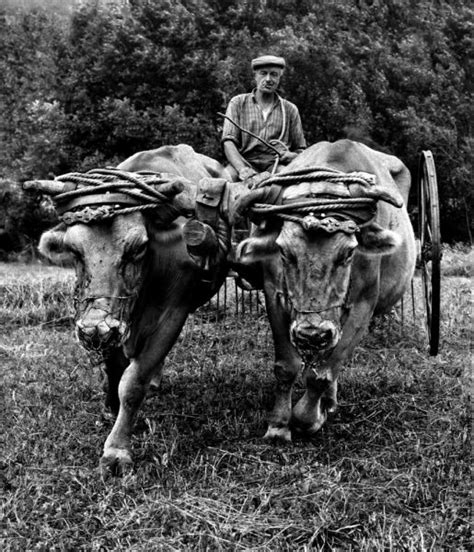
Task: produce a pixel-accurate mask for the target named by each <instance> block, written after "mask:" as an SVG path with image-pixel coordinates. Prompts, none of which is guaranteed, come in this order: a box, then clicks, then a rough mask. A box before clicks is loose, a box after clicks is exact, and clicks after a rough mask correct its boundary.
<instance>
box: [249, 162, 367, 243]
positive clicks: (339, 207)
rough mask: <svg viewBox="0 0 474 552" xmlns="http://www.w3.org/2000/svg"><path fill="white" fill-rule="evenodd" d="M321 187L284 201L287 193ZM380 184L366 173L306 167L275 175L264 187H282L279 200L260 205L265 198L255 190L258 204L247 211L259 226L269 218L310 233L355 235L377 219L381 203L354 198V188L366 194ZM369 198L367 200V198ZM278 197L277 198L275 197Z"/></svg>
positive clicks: (250, 202)
mask: <svg viewBox="0 0 474 552" xmlns="http://www.w3.org/2000/svg"><path fill="white" fill-rule="evenodd" d="M312 183H321V190H318V189H317V187H315V188H314V190H311V186H309V189H308V190H305V191H304V195H300V196H296V197H294V198H293V199H285V198H284V189H285V188H287V187H289V186H296V185H299V184H312ZM375 183H376V177H375V175H374V174H370V173H365V172H360V171H357V172H351V173H344V172H341V171H338V170H335V169H331V168H327V167H304V168H301V169H295V170H293V171H291V172H285V173H283V174H282V173H280V174H277V175H272V176H271V177H270V178H268V179H267V180H265V181H263V182H262V183H261V185H260V187H265V188H267V186H270V187H280V188H281V191H280V193H279V194H278V200H277V202H276V204H275V202H266V201H265V202H263V203H262V202H260V200H261V198H262V197H265V194H259V189H257V190H255V201H254V202H252V201H251V200H250V201H247V202H246V203H247V204H246V205H245V209H247V210H248V214H249V217H250V218H251V219H252V220H253V221H254V222H256V223H258V222H259V221H261V220H264V219H268V218H276V219H280V220H283V221H290V222H296V223H299V224H301V226H302V227H303V228H304V229H305V230H307V231H313V230H323V231H325V232H328V233H334V232H340V231H342V232H345V233H349V234H352V233H354V232H356V231H358V230H359V229H360V228H361V227H363V226H366V225H368V224H370V223H371V222H372V220H373V219H374V217H375V215H376V206H377V199H376V198H375V197H367V195H369V194H364V193H362V194H357V195H358V196H359V197H351V195H352V194H351V191H350V186H351V185H353V186H355V187H356V188H362V190H363V191H365V190H367V189H369V190H370V188H371V187H373V186H374V185H375ZM364 196H365V197H364ZM273 197H274V194H273Z"/></svg>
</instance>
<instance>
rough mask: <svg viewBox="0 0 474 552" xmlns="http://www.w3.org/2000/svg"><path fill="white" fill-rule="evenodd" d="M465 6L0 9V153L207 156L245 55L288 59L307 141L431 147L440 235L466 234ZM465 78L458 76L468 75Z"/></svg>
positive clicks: (82, 166)
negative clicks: (168, 147)
mask: <svg viewBox="0 0 474 552" xmlns="http://www.w3.org/2000/svg"><path fill="white" fill-rule="evenodd" d="M473 15H474V10H473V9H472V8H471V7H470V3H468V2H467V0H464V1H461V0H457V1H456V0H453V1H451V2H449V3H448V2H441V1H433V0H417V1H414V0H390V1H386V2H380V1H378V0H372V1H368V0H366V1H362V0H360V1H356V0H345V1H343V0H340V1H337V2H334V1H330V0H320V1H319V2H311V1H309V0H298V1H297V0H245V1H244V0H225V1H223V0H175V1H171V0H156V1H154V2H149V1H146V0H129V2H119V1H117V2H115V3H114V2H110V1H108V2H104V1H103V0H100V1H94V2H91V3H90V4H89V5H87V4H86V5H84V4H83V5H82V7H80V8H76V9H74V10H73V11H72V15H71V16H69V15H67V16H65V15H64V14H62V15H59V14H58V12H56V11H54V12H53V11H51V10H50V11H47V10H34V11H27V12H16V13H15V14H14V15H11V14H10V15H8V16H5V17H3V18H2V20H1V23H0V24H1V27H2V28H1V33H0V37H1V38H0V51H1V52H2V53H1V54H0V70H1V72H2V75H3V77H4V78H3V81H2V82H3V84H2V85H1V86H0V106H1V110H2V114H3V115H2V123H1V129H0V132H1V134H0V136H1V148H2V153H3V158H2V160H1V161H0V171H1V173H3V174H1V175H0V176H3V177H4V178H14V179H17V180H21V179H25V178H30V177H33V176H34V177H45V176H47V175H48V174H49V173H53V174H60V173H63V172H66V171H69V170H86V169H90V168H93V167H97V166H103V165H107V164H109V165H110V164H114V163H116V162H117V161H119V160H122V159H124V158H125V157H127V156H129V155H130V154H132V153H134V152H136V151H138V150H143V149H150V148H154V147H158V146H160V145H163V144H176V143H182V142H184V143H187V144H190V145H192V146H193V147H194V148H195V149H196V150H198V151H200V152H202V153H206V154H208V155H211V156H213V157H216V158H221V155H222V154H221V150H220V145H219V133H220V125H221V120H220V118H219V116H218V115H217V112H219V111H222V110H224V109H225V106H226V104H227V102H228V100H229V99H230V97H232V96H233V95H234V94H236V93H240V92H243V91H247V90H249V89H251V87H252V74H251V71H250V69H249V59H251V58H252V57H254V56H255V55H257V54H259V53H262V52H268V51H272V52H275V53H277V54H281V55H283V56H284V57H285V58H286V59H287V61H288V66H289V67H288V70H287V72H286V75H285V78H284V83H283V89H282V94H283V95H284V96H286V97H288V98H289V99H291V100H292V101H293V102H294V103H296V104H297V105H298V107H299V109H300V112H301V116H302V120H303V126H304V128H305V132H306V137H307V140H308V143H314V142H316V141H319V140H334V139H337V138H340V137H342V136H349V137H354V138H358V139H362V140H363V141H366V142H367V141H368V140H369V137H370V141H371V143H372V144H378V147H379V148H383V149H384V150H386V151H390V152H392V153H394V154H396V155H398V156H399V157H400V158H401V159H403V161H404V162H405V163H406V164H407V166H408V167H409V168H410V170H411V171H412V174H413V176H414V177H415V178H416V171H417V160H418V156H419V153H420V151H421V150H422V149H430V150H432V151H433V154H434V156H435V160H436V164H437V170H438V179H439V191H440V198H441V212H442V234H443V238H444V240H446V241H454V240H463V241H469V240H470V241H472V239H471V232H470V221H469V216H468V214H469V211H470V210H471V209H472V207H473V204H474V193H473V190H472V186H471V183H470V174H471V173H472V158H470V151H471V150H472V145H473V138H472V128H471V124H472V123H470V121H471V120H472V107H471V104H472V74H473V59H474V58H473V55H472V54H473V33H472V30H473ZM470 79H471V80H470Z"/></svg>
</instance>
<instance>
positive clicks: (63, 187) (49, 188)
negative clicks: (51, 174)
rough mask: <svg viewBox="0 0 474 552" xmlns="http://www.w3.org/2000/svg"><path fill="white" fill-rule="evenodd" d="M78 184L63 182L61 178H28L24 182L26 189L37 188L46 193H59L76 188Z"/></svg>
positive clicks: (38, 190)
mask: <svg viewBox="0 0 474 552" xmlns="http://www.w3.org/2000/svg"><path fill="white" fill-rule="evenodd" d="M76 187H77V185H76V184H73V183H70V182H61V181H60V180H27V181H26V182H23V189H24V190H35V191H37V192H41V193H42V194H46V195H53V196H54V195H58V194H62V193H64V192H69V191H71V190H75V189H76Z"/></svg>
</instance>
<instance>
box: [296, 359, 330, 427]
mask: <svg viewBox="0 0 474 552" xmlns="http://www.w3.org/2000/svg"><path fill="white" fill-rule="evenodd" d="M305 382H306V391H305V393H304V395H303V396H302V397H301V399H300V400H299V401H298V402H297V404H296V405H295V407H294V408H293V416H292V420H291V421H292V426H293V427H294V429H295V430H296V431H301V432H304V433H307V434H313V433H316V432H317V431H318V430H319V429H320V428H321V426H323V425H324V423H325V422H326V419H327V415H328V413H329V412H333V411H334V410H336V407H337V377H336V376H335V371H334V370H331V369H316V368H308V369H307V370H306V373H305Z"/></svg>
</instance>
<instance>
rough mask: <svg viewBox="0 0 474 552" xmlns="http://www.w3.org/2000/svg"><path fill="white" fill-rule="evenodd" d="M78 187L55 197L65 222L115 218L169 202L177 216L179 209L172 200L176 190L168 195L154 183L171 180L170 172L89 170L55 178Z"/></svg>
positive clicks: (158, 183) (60, 215)
mask: <svg viewBox="0 0 474 552" xmlns="http://www.w3.org/2000/svg"><path fill="white" fill-rule="evenodd" d="M56 180H58V181H60V182H64V183H67V184H71V185H72V186H76V188H75V189H71V190H70V191H66V192H63V193H60V194H57V195H56V196H55V197H54V200H55V203H56V206H57V210H58V213H59V218H60V219H61V220H62V221H63V222H65V223H66V224H74V223H76V222H82V223H86V224H87V223H89V222H92V221H97V220H102V219H107V218H112V217H115V216H117V215H124V214H129V213H134V212H138V211H150V210H156V209H159V208H160V207H162V206H163V205H166V206H167V207H168V209H171V211H173V213H174V215H175V217H177V216H178V215H179V211H178V209H177V208H175V207H174V206H173V205H172V203H171V201H172V197H171V198H170V196H174V195H175V194H176V193H177V191H174V192H173V191H169V194H168V195H167V194H165V193H162V192H160V191H159V190H156V189H155V188H154V186H160V185H163V184H169V183H170V175H167V176H166V177H164V176H163V174H161V173H155V172H152V171H140V172H136V173H130V172H127V171H121V170H118V169H93V170H91V171H89V172H87V173H68V174H64V175H61V176H59V177H57V178H56Z"/></svg>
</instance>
